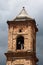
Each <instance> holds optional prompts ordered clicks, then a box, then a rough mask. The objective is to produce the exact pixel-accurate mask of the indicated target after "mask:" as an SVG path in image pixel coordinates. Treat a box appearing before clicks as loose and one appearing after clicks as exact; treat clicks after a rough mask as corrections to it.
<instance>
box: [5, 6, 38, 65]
mask: <svg viewBox="0 0 43 65" xmlns="http://www.w3.org/2000/svg"><path fill="white" fill-rule="evenodd" d="M7 24H8V51H7V53H5V55H6V57H7V60H6V65H36V63H37V62H38V59H37V57H36V33H37V32H38V28H37V26H36V21H35V19H33V18H31V17H30V16H29V15H28V14H27V12H26V10H25V8H24V7H23V9H22V10H21V12H20V13H19V15H18V16H17V17H16V18H15V19H14V20H12V21H7Z"/></svg>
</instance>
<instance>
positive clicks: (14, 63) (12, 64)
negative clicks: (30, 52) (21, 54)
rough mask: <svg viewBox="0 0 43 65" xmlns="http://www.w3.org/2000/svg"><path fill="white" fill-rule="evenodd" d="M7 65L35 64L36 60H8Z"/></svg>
mask: <svg viewBox="0 0 43 65" xmlns="http://www.w3.org/2000/svg"><path fill="white" fill-rule="evenodd" d="M6 65H35V61H34V60H32V59H16V60H13V61H7V64H6Z"/></svg>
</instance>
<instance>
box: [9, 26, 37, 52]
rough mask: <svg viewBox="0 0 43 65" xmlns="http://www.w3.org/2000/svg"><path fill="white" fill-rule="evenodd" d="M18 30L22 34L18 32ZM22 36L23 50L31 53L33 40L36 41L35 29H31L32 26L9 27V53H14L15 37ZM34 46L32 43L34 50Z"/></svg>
mask: <svg viewBox="0 0 43 65" xmlns="http://www.w3.org/2000/svg"><path fill="white" fill-rule="evenodd" d="M19 29H21V30H22V32H19ZM19 35H22V36H23V37H24V50H25V51H33V40H34V41H35V39H36V37H35V36H36V34H35V28H34V29H33V27H32V26H26V25H20V26H19V25H16V26H14V25H10V26H9V29H8V50H9V51H16V39H17V36H19ZM35 48H36V45H35V43H34V49H35Z"/></svg>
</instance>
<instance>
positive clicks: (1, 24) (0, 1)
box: [0, 0, 43, 65]
mask: <svg viewBox="0 0 43 65" xmlns="http://www.w3.org/2000/svg"><path fill="white" fill-rule="evenodd" d="M27 1H28V2H27ZM23 6H25V9H26V11H27V12H28V14H29V15H31V16H32V17H33V18H35V20H36V22H37V24H38V28H39V32H38V33H37V56H38V58H39V65H43V61H42V60H43V13H42V12H43V7H42V6H43V0H0V49H1V51H0V58H1V59H0V60H2V61H0V64H1V65H5V62H6V58H5V56H4V52H6V51H7V48H8V44H7V43H8V28H7V27H8V26H7V23H6V22H7V20H11V19H14V18H15V17H16V16H17V14H18V13H19V12H20V10H21V9H22V7H23ZM2 55H3V56H2Z"/></svg>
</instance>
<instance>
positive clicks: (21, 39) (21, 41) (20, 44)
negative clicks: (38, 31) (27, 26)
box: [16, 36, 24, 50]
mask: <svg viewBox="0 0 43 65" xmlns="http://www.w3.org/2000/svg"><path fill="white" fill-rule="evenodd" d="M16 49H18V50H19V49H24V37H23V36H18V37H17V40H16Z"/></svg>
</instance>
